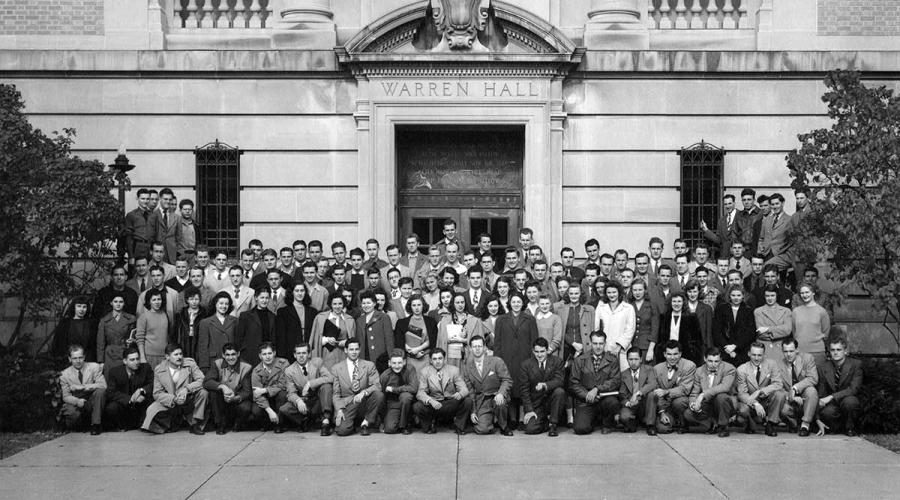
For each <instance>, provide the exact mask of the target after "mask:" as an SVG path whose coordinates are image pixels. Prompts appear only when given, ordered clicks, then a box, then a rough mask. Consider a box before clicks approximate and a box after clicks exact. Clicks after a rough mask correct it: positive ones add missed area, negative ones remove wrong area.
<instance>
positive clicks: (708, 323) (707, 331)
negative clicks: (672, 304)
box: [684, 302, 715, 356]
mask: <svg viewBox="0 0 900 500" xmlns="http://www.w3.org/2000/svg"><path fill="white" fill-rule="evenodd" d="M684 310H685V311H687V310H688V306H687V305H685V306H684ZM689 314H691V315H693V316H695V317H696V318H697V322H698V323H699V324H700V340H701V342H702V343H703V347H712V346H714V345H715V340H714V339H713V328H712V324H713V314H715V311H714V310H713V308H712V306H710V305H709V304H704V303H703V302H698V303H697V308H696V309H695V310H694V312H692V313H689ZM700 355H701V356H702V355H703V353H702V352H701V353H700Z"/></svg>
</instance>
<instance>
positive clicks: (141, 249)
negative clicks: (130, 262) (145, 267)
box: [122, 207, 155, 259]
mask: <svg viewBox="0 0 900 500" xmlns="http://www.w3.org/2000/svg"><path fill="white" fill-rule="evenodd" d="M149 218H150V212H149V211H147V210H141V208H140V207H138V208H135V209H134V210H132V211H130V212H128V213H127V214H126V215H125V227H124V229H123V230H122V233H123V236H125V249H126V250H127V251H128V257H130V258H132V259H133V258H135V257H138V256H144V255H147V254H148V253H149V252H150V244H151V243H153V238H154V235H155V232H154V229H153V227H152V226H151V225H150V223H149Z"/></svg>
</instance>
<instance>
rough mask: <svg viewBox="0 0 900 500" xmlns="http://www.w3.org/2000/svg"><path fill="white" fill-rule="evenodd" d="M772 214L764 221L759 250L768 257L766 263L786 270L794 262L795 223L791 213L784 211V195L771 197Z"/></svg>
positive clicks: (776, 194)
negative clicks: (792, 238) (792, 237)
mask: <svg viewBox="0 0 900 500" xmlns="http://www.w3.org/2000/svg"><path fill="white" fill-rule="evenodd" d="M769 204H770V205H771V206H772V214H771V215H770V216H769V217H766V218H764V219H763V221H762V232H761V234H760V235H759V243H758V246H757V248H758V250H757V252H758V253H759V254H761V255H762V256H764V257H765V258H766V264H774V265H775V266H777V267H778V270H779V271H784V270H785V269H787V268H788V267H790V266H791V265H793V263H794V242H793V241H791V233H792V231H793V229H794V225H793V223H792V222H791V216H790V214H787V213H785V212H784V196H782V195H780V194H778V193H775V194H773V195H772V196H771V197H769Z"/></svg>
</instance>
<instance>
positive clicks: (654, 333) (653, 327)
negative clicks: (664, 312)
mask: <svg viewBox="0 0 900 500" xmlns="http://www.w3.org/2000/svg"><path fill="white" fill-rule="evenodd" d="M631 305H632V306H634V318H635V319H634V340H633V341H632V342H631V344H632V345H633V346H635V347H637V348H640V349H647V348H649V347H650V343H651V342H652V343H656V342H658V341H659V310H657V309H656V306H655V305H653V303H652V302H650V301H649V300H647V299H646V297H645V298H644V300H643V302H642V303H641V307H640V309H639V308H638V307H637V305H636V304H635V303H634V302H632V303H631Z"/></svg>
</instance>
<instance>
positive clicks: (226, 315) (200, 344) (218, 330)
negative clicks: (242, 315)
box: [197, 291, 237, 373]
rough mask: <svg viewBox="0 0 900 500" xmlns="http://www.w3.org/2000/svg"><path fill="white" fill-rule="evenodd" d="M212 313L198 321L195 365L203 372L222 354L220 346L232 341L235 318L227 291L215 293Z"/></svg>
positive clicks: (235, 323) (235, 324)
mask: <svg viewBox="0 0 900 500" xmlns="http://www.w3.org/2000/svg"><path fill="white" fill-rule="evenodd" d="M212 306H213V310H214V313H213V315H212V316H210V317H208V318H205V319H203V320H201V321H200V327H199V328H198V335H197V366H199V367H200V369H201V370H203V372H204V373H206V372H207V371H209V368H210V367H211V366H212V365H213V363H215V361H216V358H218V357H220V356H221V355H222V346H224V345H225V344H228V343H234V330H235V328H236V327H237V318H235V317H234V316H232V315H231V310H232V309H233V308H234V302H233V301H232V299H231V295H229V294H228V292H224V291H223V292H219V293H217V294H216V295H215V296H214V297H213V300H212Z"/></svg>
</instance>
